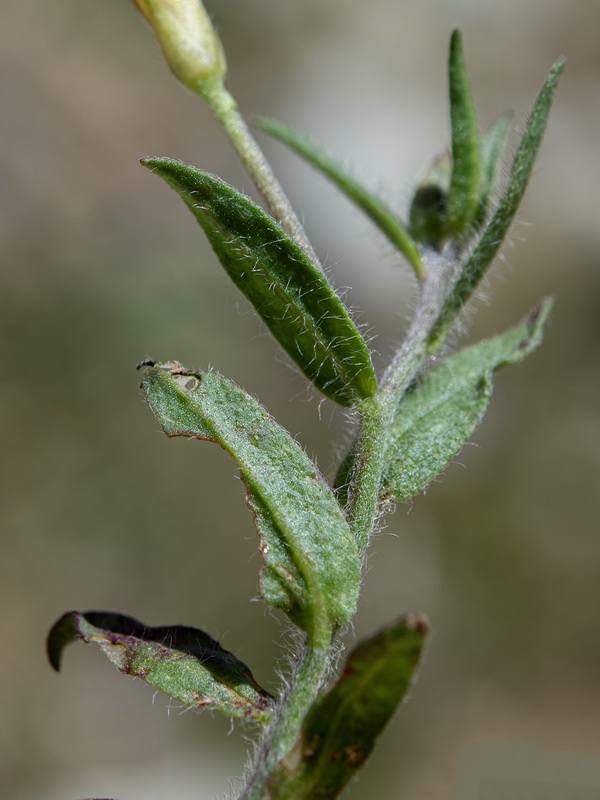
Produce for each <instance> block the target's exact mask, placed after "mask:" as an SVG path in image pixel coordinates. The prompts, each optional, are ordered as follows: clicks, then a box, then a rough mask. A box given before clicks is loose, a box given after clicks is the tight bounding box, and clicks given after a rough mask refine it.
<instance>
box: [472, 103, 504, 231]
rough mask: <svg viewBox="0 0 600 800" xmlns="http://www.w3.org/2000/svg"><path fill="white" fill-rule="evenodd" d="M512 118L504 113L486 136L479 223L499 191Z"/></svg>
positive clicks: (478, 215) (478, 213)
mask: <svg viewBox="0 0 600 800" xmlns="http://www.w3.org/2000/svg"><path fill="white" fill-rule="evenodd" d="M512 119H513V117H512V114H503V115H502V116H501V117H500V118H499V119H498V120H497V121H496V122H495V124H494V125H492V127H491V128H490V129H489V131H488V132H487V133H486V135H485V136H484V139H483V166H484V175H483V186H482V189H481V201H480V206H479V209H478V212H477V220H476V222H477V223H482V222H483V221H484V220H485V217H486V216H487V213H488V209H489V206H490V203H491V201H492V200H493V198H494V195H496V194H497V193H498V182H499V180H500V170H501V166H502V156H503V154H504V150H505V148H506V140H507V138H508V134H509V131H510V126H511V124H512Z"/></svg>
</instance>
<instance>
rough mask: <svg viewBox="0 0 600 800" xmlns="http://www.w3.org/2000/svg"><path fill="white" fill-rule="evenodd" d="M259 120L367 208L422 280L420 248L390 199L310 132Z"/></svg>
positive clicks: (371, 216)
mask: <svg viewBox="0 0 600 800" xmlns="http://www.w3.org/2000/svg"><path fill="white" fill-rule="evenodd" d="M255 124H256V126H257V127H258V128H260V129H261V130H262V131H264V132H265V133H268V134H269V135H270V136H273V137H274V138H275V139H278V140H279V141H280V142H283V143H284V144H286V145H288V147H290V148H291V149H292V150H293V151H294V152H295V153H297V154H298V155H299V156H301V157H302V158H304V159H306V161H308V162H309V164H312V166H313V167H315V169H318V170H319V171H320V172H322V173H323V174H324V175H326V176H327V177H328V178H329V179H330V180H331V181H332V183H334V184H335V185H336V186H337V187H338V189H340V190H341V191H342V192H343V194H345V195H346V197H348V199H349V200H351V201H352V202H353V203H355V205H357V206H358V207H359V208H360V209H362V211H364V212H365V214H366V215H367V216H368V217H369V218H370V219H371V220H372V221H373V222H374V223H375V225H377V227H378V228H379V229H380V231H381V232H382V233H383V234H384V235H385V236H386V237H387V238H388V239H389V240H390V242H391V243H392V244H393V245H394V247H396V248H397V249H398V250H399V251H400V252H401V253H402V254H403V256H404V257H405V258H406V260H407V261H408V262H409V264H410V265H411V266H412V268H413V269H414V271H415V272H416V274H417V277H418V278H419V279H420V280H421V279H422V278H423V277H424V275H425V272H424V268H423V261H422V259H421V254H420V253H419V249H418V247H417V245H416V243H415V241H414V240H413V238H412V236H411V235H410V233H409V232H408V230H407V229H406V227H405V226H404V225H403V224H402V222H401V221H400V220H399V219H398V217H397V216H396V214H395V213H394V212H393V211H392V210H391V209H390V208H389V207H388V205H387V203H385V202H384V201H383V200H382V199H381V198H379V197H377V196H376V195H374V194H373V193H372V192H370V191H369V190H368V189H366V188H365V187H364V186H363V185H362V184H361V183H360V182H359V181H358V180H357V179H356V178H355V177H354V176H352V175H350V174H349V173H348V172H347V171H346V169H345V168H344V167H343V166H342V165H341V164H340V163H339V162H338V161H336V160H335V159H333V158H332V157H331V156H329V155H328V154H327V153H325V152H324V151H323V150H322V149H321V148H320V147H319V146H318V145H316V144H315V143H314V142H313V141H311V140H310V139H308V138H307V137H306V136H303V135H302V134H300V133H298V132H297V131H294V130H293V129H292V128H288V127H287V125H283V124H282V123H281V122H277V121H275V120H273V119H264V118H263V119H259V120H258V121H257V122H256V123H255Z"/></svg>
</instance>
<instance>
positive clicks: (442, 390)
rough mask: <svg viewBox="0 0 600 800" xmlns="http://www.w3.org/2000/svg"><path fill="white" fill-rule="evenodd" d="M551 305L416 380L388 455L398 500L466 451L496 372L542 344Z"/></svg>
mask: <svg viewBox="0 0 600 800" xmlns="http://www.w3.org/2000/svg"><path fill="white" fill-rule="evenodd" d="M551 309H552V302H551V301H550V300H545V301H544V302H543V303H542V305H541V306H540V308H539V309H537V310H535V311H534V312H533V313H532V314H531V315H530V316H529V317H528V318H527V319H526V320H525V321H524V322H522V323H521V324H520V325H517V326H516V327H515V328H512V329H511V330H509V331H508V332H507V333H504V334H502V335H500V336H496V337H494V338H493V339H488V340H486V341H483V342H479V343H478V344H476V345H473V346H472V347H468V348H466V349H465V350H462V351H461V352H460V353H458V354H457V355H455V356H452V357H451V358H448V359H446V360H445V361H444V362H442V363H441V364H440V365H439V366H437V367H434V368H433V369H431V370H429V371H428V372H426V373H425V375H424V376H423V378H421V379H420V380H419V381H418V382H416V383H415V384H413V386H412V387H411V388H410V389H409V391H408V392H407V393H406V395H405V396H404V398H403V400H402V402H401V404H400V407H399V409H398V411H397V413H396V416H395V418H394V422H393V425H392V428H391V431H390V439H389V445H388V449H387V454H386V461H385V467H384V490H385V491H386V492H387V493H389V494H390V495H391V496H392V497H393V498H394V499H395V500H399V501H400V500H407V499H408V498H409V497H412V496H413V495H415V494H417V493H418V492H421V491H423V489H425V488H426V487H427V486H428V485H429V484H430V483H431V481H432V480H433V479H434V478H435V476H436V475H438V474H439V473H440V472H441V471H442V470H443V469H444V468H445V467H446V465H447V464H448V463H449V462H450V461H451V460H452V459H453V458H454V456H456V454H457V453H458V452H460V450H461V449H462V447H463V445H464V444H465V442H467V440H468V439H469V438H470V436H471V434H472V433H473V431H474V430H475V428H476V427H477V425H478V424H479V422H480V421H481V418H482V417H483V415H484V413H485V411H486V409H487V406H488V403H489V400H490V396H491V393H492V376H493V374H494V372H495V371H496V370H498V369H500V367H503V366H505V365H507V364H515V363H517V362H519V361H522V360H523V359H524V358H525V357H526V356H527V355H529V353H531V352H532V350H535V348H536V347H538V345H539V344H540V343H541V340H542V333H543V328H544V324H545V322H546V320H547V319H548V316H549V314H550V311H551Z"/></svg>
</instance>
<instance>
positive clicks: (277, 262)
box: [142, 158, 377, 406]
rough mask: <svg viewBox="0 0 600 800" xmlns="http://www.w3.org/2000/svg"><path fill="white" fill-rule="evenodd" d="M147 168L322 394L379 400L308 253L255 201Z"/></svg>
mask: <svg viewBox="0 0 600 800" xmlns="http://www.w3.org/2000/svg"><path fill="white" fill-rule="evenodd" d="M142 164H143V165H144V166H145V167H148V169H150V170H152V172H155V173H156V174H157V175H160V177H161V178H163V179H164V180H165V181H166V182H167V184H168V185H169V186H170V187H171V188H172V189H174V190H175V191H176V192H177V193H178V194H179V196H180V197H181V198H182V200H183V201H184V202H185V204H186V205H187V206H188V208H189V209H190V211H191V212H192V213H193V215H194V216H195V217H196V219H197V221H198V222H199V223H200V225H201V226H202V228H203V229H204V232H205V233H206V235H207V237H208V240H209V241H210V243H211V245H212V247H213V249H214V251H215V253H216V254H217V256H218V258H219V260H220V261H221V264H222V265H223V267H224V268H225V270H226V271H227V273H228V275H229V277H230V278H231V279H232V280H233V282H234V283H235V284H236V286H237V287H238V288H239V289H240V290H241V291H242V292H243V293H244V294H245V295H246V297H247V298H248V300H249V301H250V302H251V303H252V305H253V306H254V308H255V309H256V311H257V312H258V313H259V314H260V316H261V317H262V319H263V320H264V322H265V324H266V325H267V327H268V328H269V330H270V331H271V333H272V334H273V336H274V337H275V338H276V339H277V341H278V342H279V344H280V345H281V346H282V347H283V348H284V349H285V351H286V352H287V354H288V355H289V356H290V358H292V359H293V360H294V361H295V362H296V364H297V365H298V366H299V367H300V369H301V370H302V372H303V373H304V374H305V375H306V377H307V378H308V379H309V380H311V381H312V382H313V383H314V384H315V386H316V387H317V388H318V389H320V391H322V392H323V394H325V395H327V397H329V398H331V399H332V400H335V401H336V402H337V403H340V404H341V405H343V406H351V405H353V404H354V403H356V402H357V401H358V400H360V399H361V398H366V397H371V396H372V395H373V394H374V393H375V391H376V390H377V378H376V376H375V371H374V369H373V365H372V363H371V357H370V354H369V350H368V348H367V345H366V344H365V341H364V339H363V337H362V336H361V334H360V333H359V331H358V329H357V328H356V325H355V324H354V322H353V321H352V320H351V319H350V316H349V314H348V310H347V308H346V306H345V305H344V304H343V303H342V301H341V300H340V298H339V297H338V296H337V295H336V293H335V292H334V291H333V289H332V287H331V285H330V284H329V282H328V281H327V278H326V277H325V276H324V275H323V273H322V272H321V270H320V269H318V268H317V267H316V266H315V265H314V264H313V263H312V262H311V261H310V259H309V258H308V256H307V255H306V253H305V252H304V250H303V249H302V248H301V247H300V246H299V245H298V244H297V243H296V242H295V241H294V240H293V239H291V238H290V237H289V236H288V234H287V233H285V231H284V230H283V229H282V228H281V227H280V226H279V225H278V224H277V223H276V222H275V221H274V220H273V219H272V218H271V217H269V216H268V215H267V214H265V212H264V211H263V210H262V209H261V208H259V207H258V206H257V205H256V204H255V203H253V202H252V200H250V198H249V197H246V196H245V195H243V194H241V193H240V192H238V191H237V190H236V189H234V188H233V187H232V186H229V185H228V184H227V183H225V182H224V181H222V180H220V179H219V178H216V177H215V176H214V175H209V174H208V173H206V172H201V171H200V170H197V169H195V168H194V167H190V166H187V165H186V164H182V163H180V162H178V161H171V160H170V159H166V158H147V159H143V161H142Z"/></svg>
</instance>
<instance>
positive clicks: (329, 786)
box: [269, 615, 428, 800]
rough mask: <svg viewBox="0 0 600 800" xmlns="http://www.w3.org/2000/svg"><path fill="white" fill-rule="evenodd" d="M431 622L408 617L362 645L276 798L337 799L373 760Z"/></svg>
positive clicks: (306, 734)
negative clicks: (368, 760)
mask: <svg viewBox="0 0 600 800" xmlns="http://www.w3.org/2000/svg"><path fill="white" fill-rule="evenodd" d="M427 629H428V624H427V620H426V619H425V618H424V617H423V616H411V615H406V616H404V617H401V618H400V619H399V620H397V621H396V622H395V623H393V624H392V625H390V626H389V627H387V628H385V629H383V630H381V631H379V632H378V633H376V634H374V635H373V636H371V637H370V638H369V639H366V640H365V641H363V642H360V643H359V644H358V645H357V647H355V649H354V650H353V651H352V652H351V653H350V655H349V656H348V661H347V663H346V666H345V669H344V672H343V673H342V676H341V677H340V679H339V680H338V681H337V683H336V684H335V685H334V686H333V688H332V689H331V690H330V691H329V692H328V693H327V694H326V695H324V696H323V697H322V698H321V699H320V700H317V702H316V703H315V705H314V706H313V707H312V709H311V710H310V712H309V714H308V716H307V718H306V720H305V722H304V725H303V728H302V734H301V736H300V739H299V741H298V743H297V745H296V747H295V748H294V749H293V750H292V751H291V753H290V754H289V755H288V756H286V758H285V759H284V761H283V762H282V764H280V766H279V767H278V768H277V770H276V771H275V772H274V773H273V775H272V777H271V782H270V785H269V788H270V790H271V794H270V797H271V798H272V800H292V798H293V800H333V798H335V797H338V796H339V795H340V793H341V792H342V791H343V789H344V787H345V786H346V784H347V783H348V781H349V780H351V778H352V777H353V776H354V775H355V773H356V772H357V770H358V769H360V767H362V765H363V764H364V762H365V761H366V760H367V758H368V757H369V755H370V754H371V751H372V750H373V747H374V746H375V742H376V741H377V738H378V737H379V736H380V734H381V733H382V732H383V730H384V728H385V726H386V725H387V724H388V722H389V721H390V719H391V718H392V716H393V715H394V713H395V711H396V709H397V708H398V705H399V704H400V702H401V701H402V699H403V698H404V697H405V696H406V693H407V691H408V688H409V686H410V683H411V681H412V678H413V675H414V672H415V669H416V667H417V664H418V662H419V658H420V656H421V651H422V649H423V644H424V641H425V637H426V634H427Z"/></svg>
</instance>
